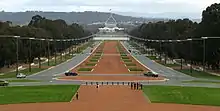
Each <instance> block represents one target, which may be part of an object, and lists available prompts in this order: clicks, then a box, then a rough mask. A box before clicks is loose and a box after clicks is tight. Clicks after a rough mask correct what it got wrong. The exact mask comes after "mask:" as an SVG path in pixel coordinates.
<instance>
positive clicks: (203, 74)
mask: <svg viewBox="0 0 220 111" xmlns="http://www.w3.org/2000/svg"><path fill="white" fill-rule="evenodd" d="M177 71H179V72H182V73H184V74H187V75H190V76H192V77H196V78H205V79H218V80H219V79H220V76H215V75H211V74H209V73H207V72H203V71H196V70H193V71H192V73H191V72H190V69H182V70H181V69H178V70H177Z"/></svg>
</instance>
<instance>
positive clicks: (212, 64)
mask: <svg viewBox="0 0 220 111" xmlns="http://www.w3.org/2000/svg"><path fill="white" fill-rule="evenodd" d="M219 10H220V4H213V5H211V6H209V7H207V8H206V10H204V11H203V13H202V21H201V22H200V23H196V22H192V21H191V20H189V19H178V20H170V21H168V22H157V23H148V24H142V25H141V26H139V27H138V28H135V29H134V30H132V31H130V32H129V34H130V35H133V36H136V37H139V38H145V39H153V40H183V39H190V38H191V39H193V40H192V41H190V40H188V41H184V42H162V43H161V42H145V44H146V45H147V46H148V47H152V48H155V49H156V50H157V51H162V52H163V53H166V54H167V55H168V56H169V57H170V58H183V59H185V60H192V61H193V63H194V64H202V63H203V60H205V65H206V66H207V67H208V68H212V69H219V62H220V44H219V43H220V38H209V39H205V40H203V39H201V37H220V31H219V29H220V11H219ZM160 46H161V47H160ZM204 49H205V50H204ZM204 52H205V53H204ZM203 55H205V59H204V56H203Z"/></svg>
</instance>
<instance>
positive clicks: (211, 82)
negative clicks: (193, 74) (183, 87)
mask: <svg viewBox="0 0 220 111" xmlns="http://www.w3.org/2000/svg"><path fill="white" fill-rule="evenodd" d="M182 83H210V84H220V82H217V81H203V80H193V81H182Z"/></svg>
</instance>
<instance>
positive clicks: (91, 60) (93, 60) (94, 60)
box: [89, 59, 99, 62]
mask: <svg viewBox="0 0 220 111" xmlns="http://www.w3.org/2000/svg"><path fill="white" fill-rule="evenodd" d="M89 61H90V62H99V60H96V59H90V60H89Z"/></svg>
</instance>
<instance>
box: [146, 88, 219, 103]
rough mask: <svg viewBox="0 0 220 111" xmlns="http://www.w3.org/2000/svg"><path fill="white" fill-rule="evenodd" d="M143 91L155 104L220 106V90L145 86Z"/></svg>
mask: <svg viewBox="0 0 220 111" xmlns="http://www.w3.org/2000/svg"><path fill="white" fill-rule="evenodd" d="M143 91H144V93H145V94H146V95H147V96H148V98H149V99H150V101H151V102H153V103H178V104H194V105H214V106H220V94H219V92H220V89H219V88H197V87H181V86H144V89H143Z"/></svg>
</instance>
